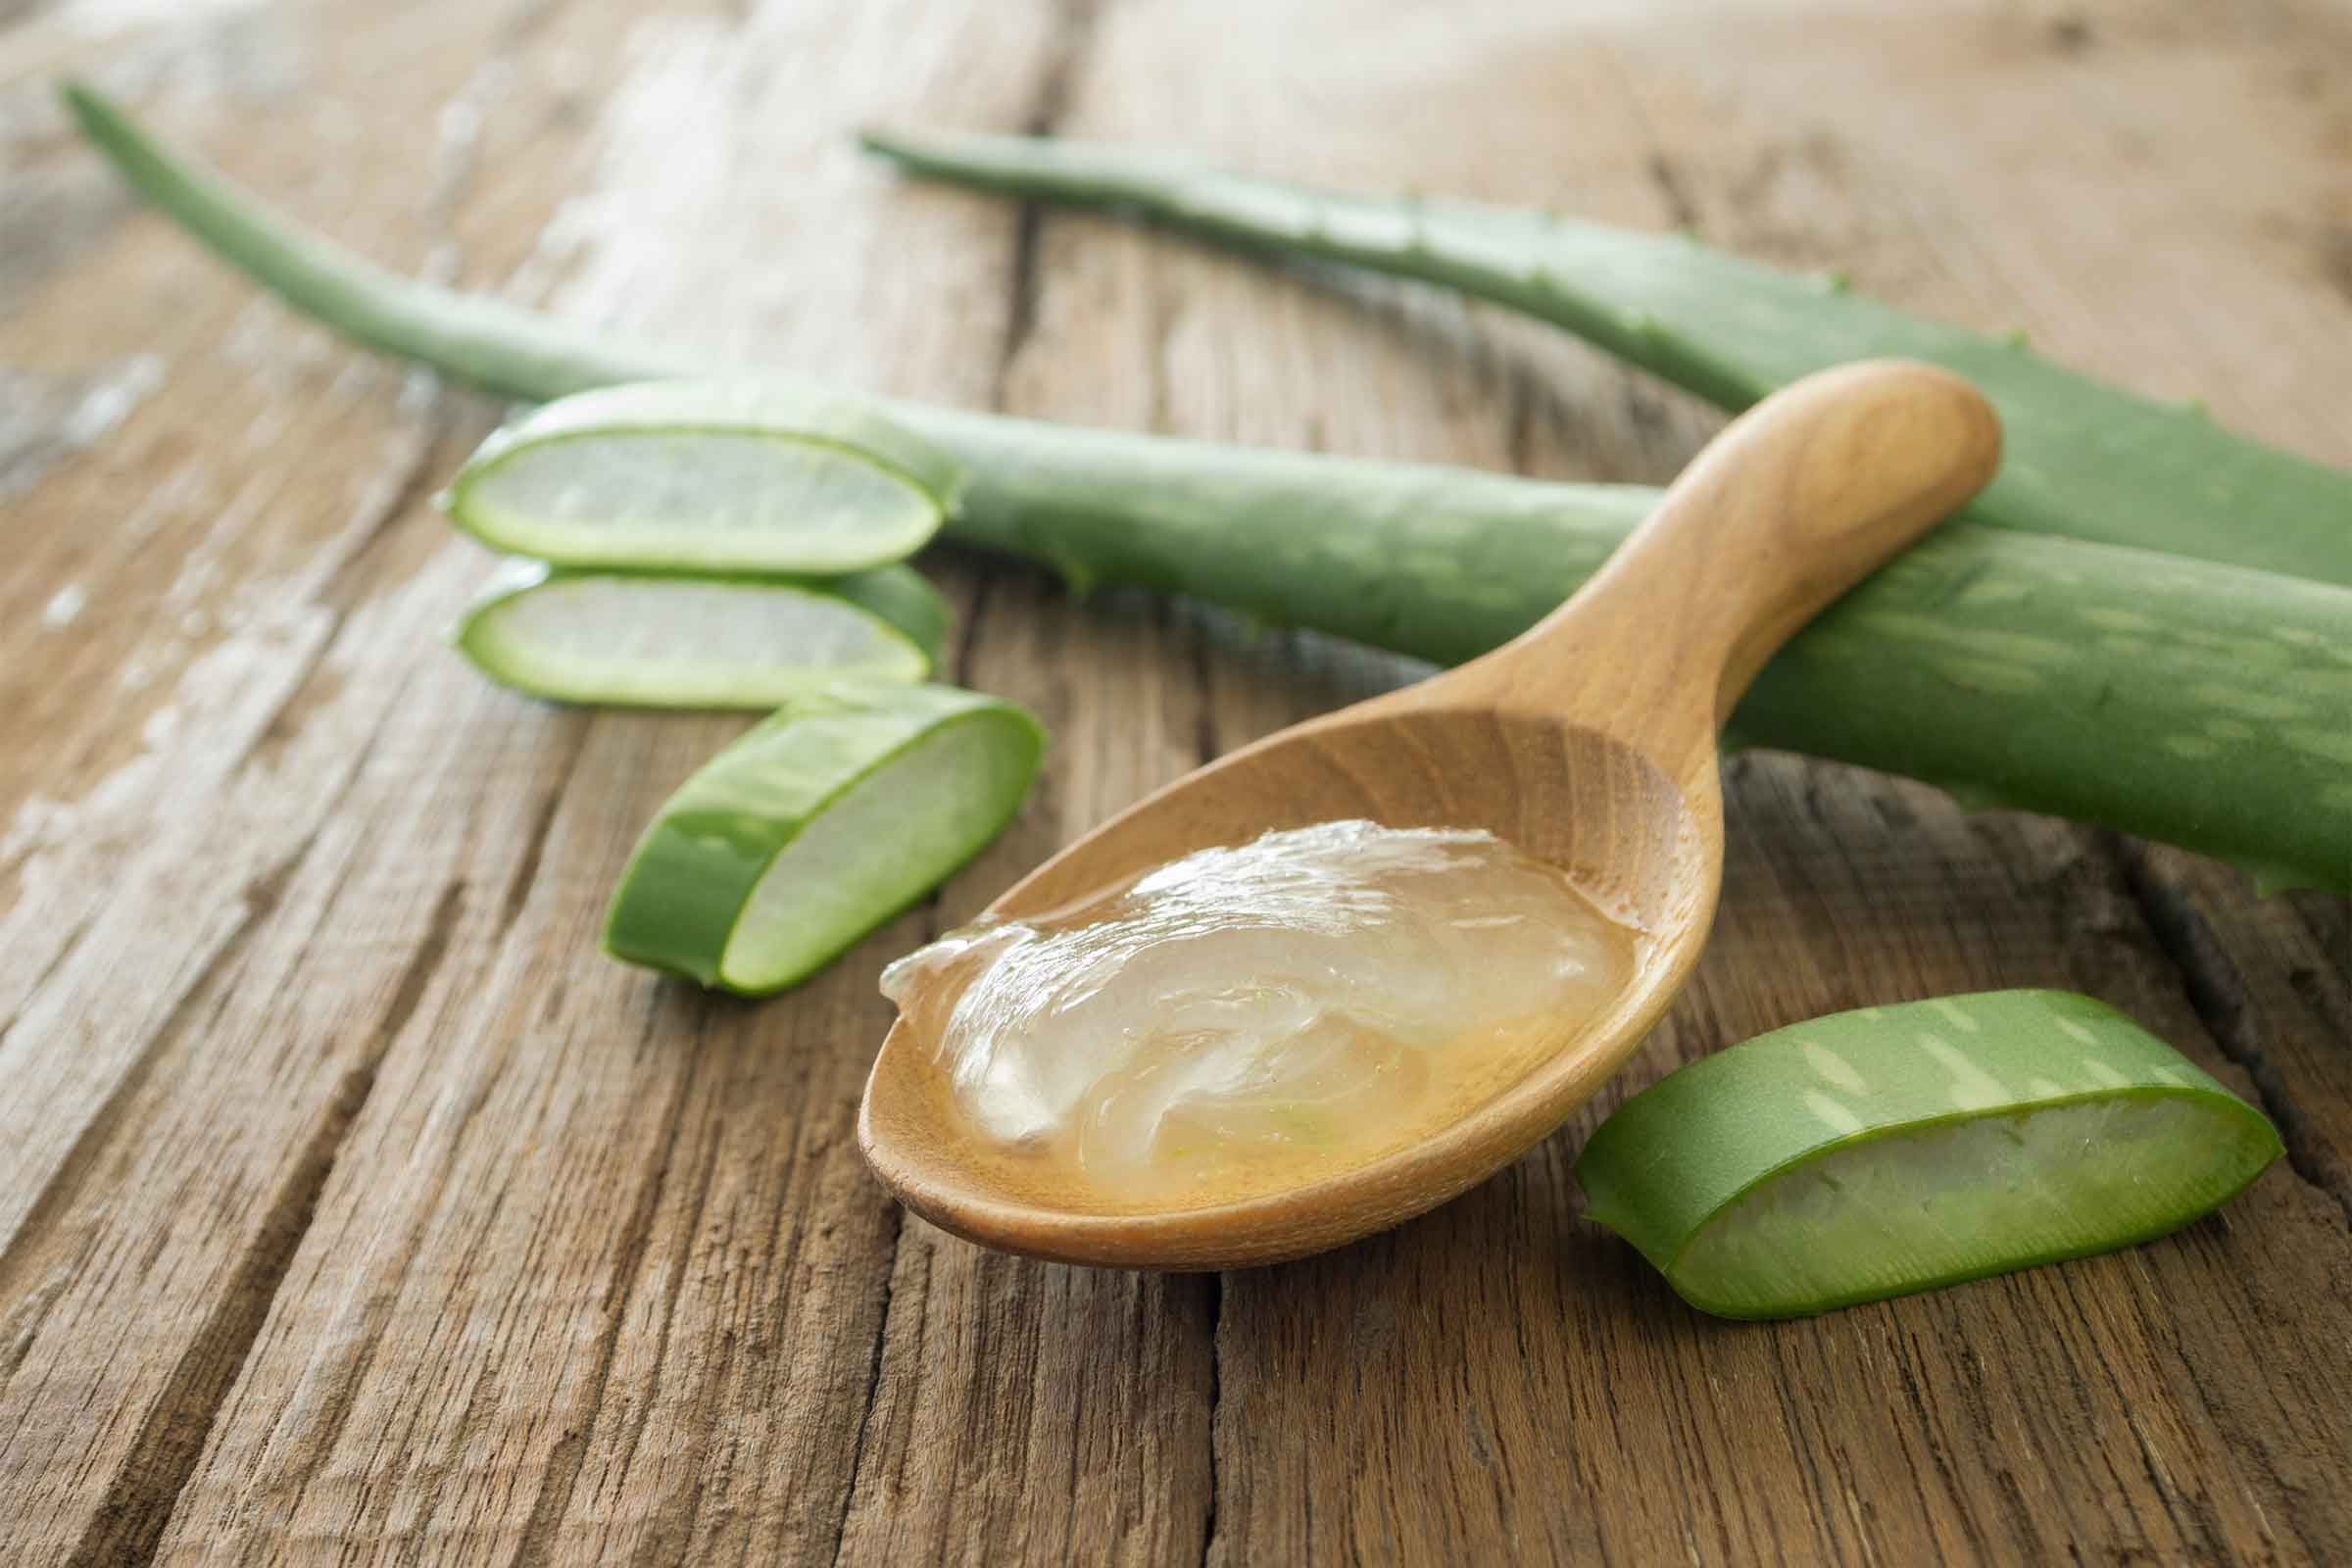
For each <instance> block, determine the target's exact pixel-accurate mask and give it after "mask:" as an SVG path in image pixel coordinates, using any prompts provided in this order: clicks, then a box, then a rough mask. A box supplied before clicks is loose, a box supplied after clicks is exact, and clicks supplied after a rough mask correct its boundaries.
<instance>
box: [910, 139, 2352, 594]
mask: <svg viewBox="0 0 2352 1568" xmlns="http://www.w3.org/2000/svg"><path fill="white" fill-rule="evenodd" d="M865 144H866V146H867V147H868V148H869V149H870V150H871V151H873V152H875V153H878V154H880V155H881V156H883V157H885V158H888V159H890V160H891V161H892V162H894V163H896V164H898V165H899V166H900V167H902V168H904V169H907V170H908V171H911V172H915V173H919V174H922V175H925V176H927V177H930V178H935V179H943V180H948V181H951V182H954V183H956V184H959V185H970V186H977V187H980V188H983V189H988V190H996V191H1002V192H1005V193H1006V194H1009V195H1016V196H1022V197H1032V198H1036V199H1040V200H1044V201H1050V202H1054V203H1059V204H1064V205H1070V206H1083V207H1104V208H1113V209H1116V210H1118V211H1121V212H1125V213H1132V214H1135V215H1138V216H1141V217H1145V218H1149V219H1152V220H1153V221H1158V222H1163V223H1167V224H1169V225H1171V226H1175V227H1179V228H1183V229H1187V230H1189V231H1192V232H1195V233H1198V234H1201V235H1203V236H1206V237H1208V238H1212V239H1217V240H1221V241H1224V242H1226V243H1229V244H1234V245H1238V246H1243V247H1246V248H1249V249H1251V250H1254V251H1258V252H1261V253H1272V254H1276V255H1293V256H1300V257H1311V258H1315V259H1319V260H1325V261H1334V262H1342V263H1346V264H1348V265H1350V266H1354V267H1361V268H1367V269H1370V270H1375V271H1381V272H1388V273H1393V274H1396V275H1397V276H1402V277H1414V278H1421V279H1424V280H1426V281H1429V282H1433V283H1441V284H1445V285H1446V286H1448V287H1452V288H1456V289H1459V290H1461V291H1462V292H1464V293H1467V294H1474V295H1476V296H1478V297H1480V298H1482V299H1489V300H1493V301H1495V302H1496V303H1497V304H1501V305H1507V306H1510V307H1512V308H1514V309H1517V310H1520V311H1524V312H1526V313H1527V314H1529V315H1531V316H1536V317H1540V318H1542V319H1544V320H1547V321H1550V322H1552V323H1554V324H1555V325H1558V326H1562V327H1565V328H1567V329H1568V330H1569V331H1571V332H1574V333H1576V334H1577V335H1578V336H1580V337H1584V338H1587V339H1590V340H1591V341H1592V342H1593V343H1595V344H1597V345H1598V346H1600V347H1602V348H1604V349H1607V350H1608V351H1609V352H1610V353H1612V354H1615V355H1617V356H1618V357H1619V358H1621V359H1624V360H1626V361H1629V362H1630V363H1632V364H1635V365H1639V366H1642V367H1643V368H1647V369H1650V370H1654V371H1655V372H1657V373H1658V374H1659V375H1662V376H1664V377H1665V378H1666V379H1668V380H1670V381H1673V382H1675V383H1676V384H1677V385H1680V386H1682V387H1685V388H1687V389H1688V390H1690V391H1691V392H1694V393H1696V394H1698V395H1699V396H1700V397H1703V398H1705V399H1707V400H1708V401H1709V402H1711V403H1715V404H1718V405H1720V406H1722V407H1724V408H1727V409H1733V410H1739V409H1744V408H1746V407H1747V406H1748V405H1749V404H1751V403H1754V402H1756V401H1758V400H1759V399H1761V398H1762V397H1764V396H1765V395H1766V394H1767V393H1769V392H1771V391H1773V390H1775V389H1776V388H1778V387H1782V386H1786V385H1787V384H1788V383H1789V382H1790V381H1794V380H1796V379H1797V378H1799V377H1800V376H1804V375H1808V374H1810V373H1812V372H1813V371H1815V370H1819V369H1823V368H1827V367H1829V366H1833V365H1838V364H1843V363H1844V362H1846V361H1849V360H1860V359H1871V358H1875V357H1878V356H1881V355H1895V356H1900V357H1903V358H1906V359H1915V360H1926V361H1928V362H1930V363H1931V364H1936V365H1941V366H1943V367H1945V368H1948V369H1952V370H1955V371H1958V372H1959V373H1960V374H1962V375H1965V376H1967V377H1968V378H1969V379H1970V380H1971V381H1973V382H1975V383H1976V385H1977V386H1978V387H1979V388H1980V389H1982V390H1983V391H1984V393H1985V396H1986V397H1988V398H1990V399H1991V400H1992V402H1993V405H1994V406H1995V407H1996V408H1998V409H1999V410H2000V413H2001V422H2002V425H2003V427H2004V429H2005V431H2006V433H2007V437H2008V442H2007V451H2006V457H2005V461H2004V462H2003V464H2002V466H2001V471H2000V473H1999V475H1998V476H1996V477H1995V478H1994V479H1993V481H1992V483H1991V484H1990V485H1988V486H1986V487H1985V492H1984V493H1983V494H1982V495H1981V496H1980V497H1978V499H1977V500H1976V501H1975V502H1973V503H1971V504H1970V506H1969V508H1968V511H1967V513H1966V515H1968V516H1969V517H1971V518H1973V519H1975V520H1977V521H1980V522H1984V523H1987V524H1990V525H1992V526H1995V527H2003V528H2021V529H2026V530H2029V531H2032V532H2035V533H2054V534H2063V535H2066V536H2068V537H2070V538H2076V539H2085V540H2090V541H2092V542H2094V543H2100V544H2116V545H2131V546H2134V547H2137V548H2139V549H2143V550H2161V551H2164V552H2166V553H2168V554H2172V555H2180V556H2190V557H2195V558H2197V559H2201V560H2206V561H2215V562H2222V563H2225V564H2230V565H2237V566H2251V567H2255V568H2257V569H2259V570H2263V571H2275V572H2279V573H2283V574H2287V575H2291V576H2297V577H2308V578H2311V579H2312V580H2314V581H2317V582H2327V583H2333V584H2334V585H2336V586H2337V587H2352V474H2345V473H2340V472H2337V471H2336V470H2334V469H2331V468H2327V467H2324V466H2321V465H2319V464H2315V463H2310V462H2307V461H2305V460H2304V459H2301V458H2297V457H2294V456H2292V455H2290V454H2288V453H2284V452H2278V451H2276V450H2273V449H2271V448H2268V447H2263V446H2259V445H2256V444H2255V443H2253V442H2251V441H2247V440H2245V439H2243V438H2241V437H2238V436H2234V435H2231V434H2229V433H2228V432H2227V431H2224V430H2222V429H2220V428H2219V427H2217V426H2216V425H2215V424H2214V423H2213V421H2212V420H2211V419H2210V418H2208V417H2206V416H2205V414H2204V412H2203V411H2202V410H2201V409H2199V408H2196V407H2194V406H2186V407H2182V406H2172V405H2166V404H2160V403H2154V402H2151V401H2149V400H2148V399H2145V398H2140V397H2134V396H2133V395H2132V394H2131V393H2129V392H2126V391H2124V390H2122V389H2121V388H2118V387H2114V386H2109V385H2107V384H2106V383H2104V382H2101V381H2096V380H2092V379H2091V378H2089V377H2087V376H2082V375H2077V374H2075V373H2074V372H2072V371H2070V370H2065V369H2062V368H2059V367H2057V366H2054V365H2051V364H2049V363H2047V362H2046V361H2043V360H2041V359H2038V358H2036V357H2035V356H2034V354H2032V353H2031V352H2029V351H2028V350H2027V348H2026V347H2025V345H2024V343H2023V342H2022V341H2020V340H2019V339H2017V338H2015V337H2006V338H2002V337H1987V336H1985V335H1984V334H1982V333H1976V332H1965V331H1960V330H1958V329H1956V328H1953V327H1949V326H1944V325H1941V324H1939V323H1937V322H1935V321H1929V320H1924V319H1921V318H1919V317H1915V316H1908V315H1905V314H1904V313H1902V312H1900V311H1897V310H1894V309H1892V308H1891V307H1888V306H1886V305H1882V304H1880V303H1879V302H1878V301H1876V300H1872V299H1869V298H1866V297H1865V296H1862V295H1859V294H1855V293H1852V292H1851V291H1849V290H1848V289H1847V288H1846V287H1845V285H1844V283H1843V280H1842V279H1840V278H1838V277H1837V276H1835V275H1832V276H1828V277H1812V278H1808V277H1800V276H1796V275H1793V274H1791V273H1788V272H1782V271H1777V270H1773V269H1771V268H1767V267H1759V266H1757V265H1755V264H1753V263H1750V262H1744V261H1741V260H1740V259H1739V258H1737V257H1733V256H1727V255H1724V254H1722V253H1720V252H1717V251H1712V250H1709V249H1707V248H1706V247H1705V246H1703V245H1700V244H1698V243H1697V242H1696V241H1694V240H1692V239H1691V238H1690V237H1688V236H1686V235H1677V234H1644V233H1640V232H1637V231H1634V230H1630V229H1622V228H1613V227H1610V226H1608V225H1606V224H1601V223H1589V222H1580V221H1576V220H1573V219H1567V218H1560V217H1555V216H1550V215H1545V214H1538V213H1530V212H1523V211H1519V210H1515V209H1511V208H1502V207H1482V206H1477V205H1474V204H1471V203H1466V202H1438V201H1418V200H1410V199H1407V200H1380V199H1371V198H1364V197H1353V196H1342V195H1335V194H1331V193H1328V192H1323V191H1314V190H1307V189H1304V188H1302V187H1299V186H1295V185H1287V184H1279V183H1276V182H1274V181H1271V180H1262V179H1249V178H1244V177H1241V176H1237V175H1232V174H1226V173H1220V172H1215V171H1212V170H1206V169H1196V168H1193V167H1190V166H1187V165H1184V164H1181V163H1177V162H1173V161H1171V160H1168V159H1165V158H1154V157H1151V156H1149V155H1139V154H1137V153H1134V152H1132V151H1127V150H1123V149H1119V148H1115V147H1103V146H1093V145H1089V144H1087V143H1085V142H1071V141H1062V140H1057V139H1047V138H1041V137H1034V136H937V137H920V136H887V135H879V134H877V135H869V136H868V137H866V139H865Z"/></svg>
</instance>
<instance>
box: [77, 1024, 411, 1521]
mask: <svg viewBox="0 0 2352 1568" xmlns="http://www.w3.org/2000/svg"><path fill="white" fill-rule="evenodd" d="M374 1088H375V1063H374V1062H373V1061H372V1060H369V1061H366V1062H363V1063H361V1064H359V1065H358V1066H355V1067H353V1068H352V1069H351V1070H350V1071H349V1072H347V1073H345V1074H344V1075H343V1078H342V1081H341V1082H340V1083H339V1084H338V1085H337V1086H336V1092H335V1096H334V1098H333V1100H332V1101H330V1102H329V1103H328V1104H327V1106H326V1110H325V1113H324V1114H323V1115H322V1116H321V1117H320V1118H319V1125H318V1127H317V1128H316V1129H315V1130H314V1131H313V1132H312V1134H311V1136H310V1138H309V1139H308V1140H307V1141H306V1142H305V1143H304V1145H303V1150H302V1153H301V1156H300V1157H299V1158H298V1159H297V1160H296V1162H295V1164H294V1168H293V1169H292V1170H291V1171H290V1172H289V1173H288V1174H287V1176H286V1179H285V1180H284V1181H283V1182H281V1183H280V1184H279V1186H278V1190H277V1193H276V1195H275V1196H274V1197H273V1198H272V1199H271V1201H270V1206H269V1208H268V1209H267V1210H266V1211H265V1212H264V1214H263V1218H262V1224H261V1229H260V1231H259V1233H258V1234H257V1236H256V1237H255V1240H254V1243H253V1245H252V1246H251V1247H250V1248H249V1249H247V1250H246V1253H245V1256H244V1257H243V1258H242V1259H241V1260H240V1261H239V1262H238V1264H237V1267H236V1269H235V1271H234V1272H233V1273H232V1274H231V1275H230V1276H229V1278H228V1280H227V1282H226V1284H225V1286H224V1287H223V1289H222V1291H221V1295H220V1296H219V1298H217V1299H216V1300H215V1301H214V1304H213V1307H212V1310H211V1311H210V1312H208V1313H207V1314H206V1316H205V1321H204V1325H203V1327H202V1328H200V1329H198V1330H197V1332H196V1335H195V1337H194V1339H193V1340H191V1341H190V1342H189V1344H188V1347H187V1348H186V1349H185V1350H183V1351H182V1352H181V1354H180V1357H179V1359H178V1361H177V1363H176V1364H174V1366H173V1367H172V1376H171V1378H170V1380H169V1381H167V1382H166V1384H165V1385H164V1389H163V1392H162V1394H161V1395H160V1396H159V1397H158V1398H157V1399H156V1402H155V1403H154V1404H153V1405H152V1406H151V1407H150V1408H149V1409H148V1412H147V1415H146V1418H145V1419H144V1420H143V1421H141V1422H140V1424H139V1433H138V1436H137V1438H136V1439H135V1440H133V1442H132V1444H131V1446H130V1451H129V1452H128V1453H127V1454H126V1455H125V1456H124V1458H123V1465H122V1467H121V1468H120V1469H119V1470H118V1471H117V1472H116V1475H115V1480H114V1482H113V1484H112V1485H111V1486H110V1487H109V1488H108V1489H107V1494H106V1498H105V1500H104V1502H102V1503H101V1504H100V1505H99V1507H98V1508H97V1509H96V1510H95V1511H94V1512H93V1514H92V1515H91V1518H90V1522H89V1524H88V1525H87V1526H86V1527H85V1528H84V1530H83V1532H82V1536H81V1539H80V1541H79V1542H78V1543H77V1544H75V1546H74V1549H73V1554H72V1556H71V1557H70V1558H69V1559H68V1562H69V1563H70V1564H71V1565H72V1568H131V1565H141V1564H145V1563H147V1562H150V1561H152V1560H153V1558H154V1556H155V1552H156V1547H157V1546H158V1544H160V1543H161V1542H162V1540H163V1535H164V1527H165V1526H166V1525H167V1524H169V1523H170V1522H171V1518H172V1510H173V1509H174V1508H175V1507H176V1506H177V1505H178V1502H179V1495H180V1493H181V1492H182V1491H184V1490H185V1489H186V1487H187V1484H188V1481H189V1479H190V1478H191V1477H193V1476H194V1474H195V1472H196V1465H197V1462H198V1460H200V1459H201V1458H202V1457H203V1454H204V1447H205V1443H206V1440H207V1439H208V1438H210V1436H211V1435H212V1430H213V1423H214V1422H215V1421H216V1420H217V1419H218V1418H219V1416H220V1413H221V1405H222V1404H223V1403H224V1402H225V1401H226V1399H227V1397H228V1392H229V1390H230V1389H231V1388H233V1387H234V1386H235V1384H236V1380H237V1375H238V1373H240V1372H241V1371H243V1369H244V1366H245V1360H246V1357H247V1356H248V1355H249V1354H250V1353H251V1352H252V1349H253V1346H254V1342H255V1341H256V1340H257V1339H258V1338H259V1337H260V1335H261V1331H262V1325H263V1323H264V1322H266V1321H267V1320H268V1318H269V1316H270V1303H271V1302H272V1301H274V1300H275V1299H276V1297H277V1291H278V1287H279V1285H281V1284H282V1283H283V1282H284V1280H285V1277H286V1271H287V1270H288V1268H290V1267H291V1266H292V1265H293V1262H294V1254H295V1252H296V1251H297V1250H299V1248H300V1247H301V1245H302V1238H303V1236H304V1234H305V1233H307V1232H308V1231H309V1230H310V1227H311V1220H312V1218H313V1217H314V1215H315V1214H316V1213H317V1210H318V1204H319V1194H320V1193H321V1192H322V1191H324V1189H325V1187H326V1182H327V1178H328V1176H329V1175H331V1174H332V1173H333V1170H334V1164H335V1155H336V1153H337V1152H339V1151H340V1150H341V1148H342V1146H343V1143H344V1140H345V1139H346V1138H348V1137H349V1136H350V1133H351V1129H352V1126H353V1125H354V1123H355V1122H357V1120H358V1119H359V1114H360V1109H361V1107H362V1106H363V1105H365V1104H366V1103H368V1095H369V1094H370V1093H371V1092H372V1091H373V1090H374Z"/></svg>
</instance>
